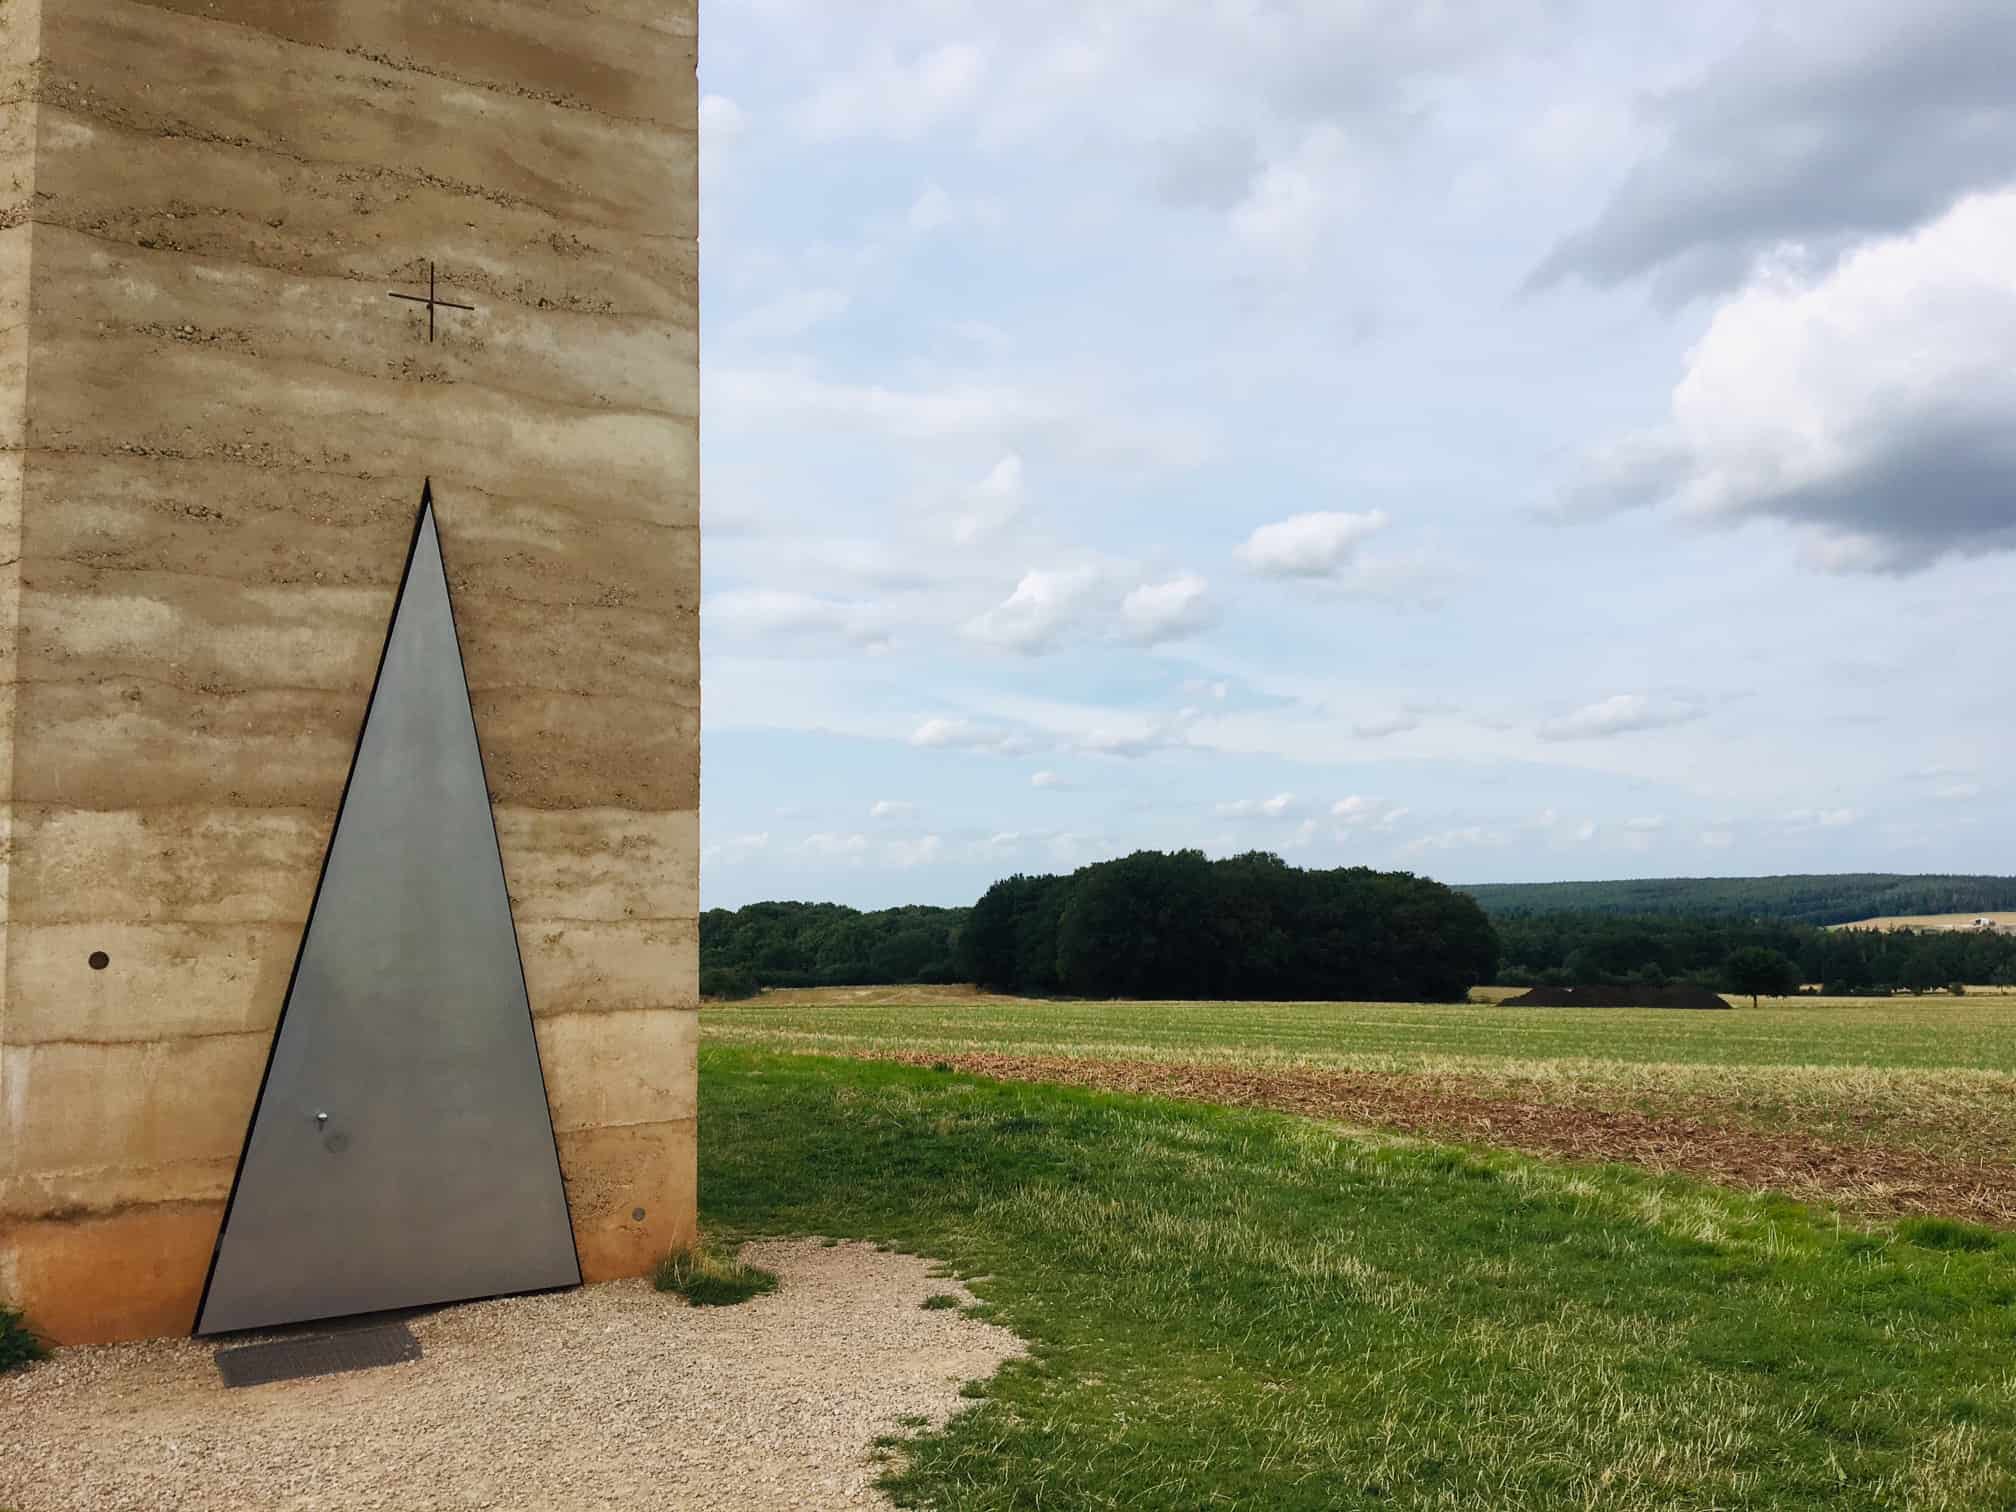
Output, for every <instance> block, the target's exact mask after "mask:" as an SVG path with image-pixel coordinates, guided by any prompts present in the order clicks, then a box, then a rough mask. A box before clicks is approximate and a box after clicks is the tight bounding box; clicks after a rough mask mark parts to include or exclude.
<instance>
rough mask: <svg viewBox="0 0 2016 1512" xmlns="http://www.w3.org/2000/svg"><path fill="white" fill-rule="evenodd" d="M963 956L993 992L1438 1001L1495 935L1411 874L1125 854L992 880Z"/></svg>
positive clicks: (1475, 914)
mask: <svg viewBox="0 0 2016 1512" xmlns="http://www.w3.org/2000/svg"><path fill="white" fill-rule="evenodd" d="M960 960H961V962H962V964H963V965H964V966H965V967H966V969H967V975H968V976H970V978H971V979H972V980H973V981H975V982H977V983H979V984H980V985H981V986H983V987H991V988H993V989H995V990H997V991H1003V992H1023V993H1045V992H1065V993H1069V994H1071V995H1073V996H1076V997H1100V998H1106V997H1125V998H1252V999H1287V998H1295V999H1309V998H1315V999H1360V1000H1386V1001H1392V1000H1402V1001H1409V1002H1450V1001H1455V1000H1458V999H1461V998H1462V997H1463V995H1464V994H1465V993H1466V992H1468V991H1469V990H1470V988H1471V987H1473V986H1475V985H1477V984H1478V983H1480V982H1488V981H1490V980H1491V977H1492V974H1493V972H1494V971H1495V969H1496V967H1497V964H1498V941H1497V937H1496V936H1495V935H1494V934H1493V933H1492V930H1491V925H1490V921H1489V920H1487V919H1486V918H1485V917H1484V913H1483V910H1482V909H1480V908H1478V906H1477V904H1476V902H1475V901H1474V900H1472V899H1470V898H1467V897H1465V896H1463V894H1461V893H1459V892H1456V891H1454V890H1453V889H1451V888H1447V887H1444V886H1443V885H1442V884H1441V883H1439V882H1431V881H1429V880H1428V879H1427V878H1425V877H1416V876H1414V875H1412V874H1411V873H1408V872H1377V871H1373V870H1371V869H1369V868H1367V867H1362V866H1354V867H1340V868H1338V869H1336V870H1334V871H1304V870H1302V869H1301V868H1299V867H1293V866H1290V865H1289V864H1288V863H1287V862H1285V861H1283V860H1282V859H1281V858H1280V857H1279V856H1275V855H1271V854H1268V853H1267V852H1264V851H1254V852H1249V853H1248V854H1246V855H1241V856H1233V857H1231V858H1229V859H1227V860H1224V861H1212V860H1209V859H1208V858H1206V856H1205V855H1204V853H1203V852H1202V851H1197V850H1184V851H1173V852H1167V853H1165V852H1162V851H1137V852H1136V853H1135V854H1133V855H1131V856H1126V857H1123V858H1122V859H1120V860H1117V861H1103V862H1100V863H1098V864H1097V865H1094V866H1085V867H1080V868H1079V869H1078V870H1077V871H1075V872H1073V873H1072V874H1071V875H1069V876H1066V877H1058V876H1042V877H1027V876H1014V877H1009V878H1007V879H1006V880H1004V881H1001V882H997V883H995V884H994V885H993V886H992V887H990V888H988V889H987V891H986V893H985V894H983V895H982V897H981V899H980V901H979V902H978V903H976V904H974V905H973V916H972V918H971V920H970V921H969V922H968V924H967V926H966V933H965V935H964V937H963V938H962V941H961V951H960Z"/></svg>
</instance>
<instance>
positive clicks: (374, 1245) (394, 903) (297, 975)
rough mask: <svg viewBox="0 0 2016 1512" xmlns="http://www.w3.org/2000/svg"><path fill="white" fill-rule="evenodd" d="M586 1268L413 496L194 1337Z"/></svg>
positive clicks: (436, 550) (451, 628)
mask: <svg viewBox="0 0 2016 1512" xmlns="http://www.w3.org/2000/svg"><path fill="white" fill-rule="evenodd" d="M580 1279H581V1272H580V1267H579V1264H578V1263H577V1260H576V1258H575V1252H574V1238H573V1230H572V1227H571V1225H570V1223H569V1221H568V1214H567V1199H566V1195H565V1193H564V1191H563V1189H562V1186H561V1180H560V1165H559V1159H558V1156H557V1154H556V1151H555V1149H554V1143H553V1127H552V1121H551V1117H550V1115H549V1113H548V1111H547V1102H546V1088H545V1084H544V1079H543V1077H542V1076H541V1073H540V1068H539V1049H538V1045H537V1042H536V1041H535V1040H534V1038H533V1032H532V1015H531V1006H530V1003H529V1001H528V1000H527V997H526V992H525V977H524V971H523V968H522V966H521V965H520V962H519V956H518V941H517V936H516V934H515V932H514V930H513V927H512V922H511V905H510V899H509V898H508V896H507V895H506V893H505V889H504V867H503V862H502V859H501V858H500V856H499V853H498V849H497V834H496V827H495V823H494V821H493V819H492V817H491V812H490V796H489V792H488V789H487V787H486V785H485V782H484V776H483V764H482V758H481V756H480V754H479V753H478V749H477V744H476V723H475V717H474V715H473V714H472V712H471V710H470V706H469V689H468V684H467V682H466V680H465V678H464V675H463V670H462V655H461V649H460V646H459V644H458V642H457V639H456V634H455V624H454V620H453V617H452V612H451V609H450V605H449V598H448V582H447V576H446V574H445V572H444V571H443V568H442V562H441V548H440V542H439V540H438V538H437V535H436V532H435V524H434V511H433V503H432V490H431V486H430V488H429V490H428V491H427V492H426V493H425V494H423V496H422V502H421V514H420V523H419V528H418V531H417V533H416V535H415V539H414V543H413V549H412V553H411V555H410V557H409V558H408V562H407V567H406V575H405V580H404V582H403V583H402V585H401V587H400V592H399V598H398V602H397V604H396V606H395V608H394V610H393V618H392V628H391V632H390V634H389V636H388V638H387V641H386V646H385V655H384V660H383V662H382V663H381V664H380V667H379V670H378V681H377V686H376V687H375V688H374V689H373V691H372V695H371V702H370V705H369V707H368V709H367V711H366V714H365V721H364V731H363V735H362V737H361V739H360V740H359V743H358V747H357V755H356V760H355V764H354V765H353V767H352V769H351V774H350V781H349V785H348V786H347V788H346V789H345V790H344V794H343V802H342V807H341V810H340V811H339V813H338V815H337V819H336V828H335V833H334V835H333V836H332V837H331V840H330V843H329V852H328V856H327V859H326V861H325V862H324V868H323V875H322V881H321V885H320V887H319V889H318V890H317V892H316V896H315V904H314V908H313V911H312V912H311V913H310V915H309V919H308V926H307V931H306V934H305V936H304V938H303V940H302V945H301V952H300V956H299V958H298V960H297V962H296V964H295V968H294V979H293V981H292V982H291V983H290V984H289V987H288V992H287V999H286V1003H285V1006H284V1007H283V1008H282V1010H281V1018H280V1023H279V1027H278V1029H277V1030H276V1031H275V1039H274V1045H273V1051H272V1059H271V1062H270V1064H269V1065H268V1068H267V1073H266V1080H265V1084H264V1085H263V1086H262V1087H261V1089H260V1094H259V1101H258V1104H257V1106H256V1107H255V1108H254V1110H253V1114H252V1123H251V1128H250V1131H249V1133H248V1135H247V1137H246V1144H245V1151H244V1155H243V1157H242V1159H241V1161H240V1164H239V1170H238V1179H237V1182H236V1184H235V1186H234V1187H233V1190H232V1195H231V1202H230V1205H229V1208H228V1210H227V1212H226V1214H225V1219H224V1226H223V1229H222V1232H221V1233H220V1235H219V1237H218V1242H217V1252H216V1255H215V1258H214V1259H213V1260H212V1262H211V1274H210V1279H209V1282H208V1285H207V1286H206V1287H205V1290H204V1296H203V1301H202V1304H201V1306H200V1308H199V1310H198V1317H197V1325H196V1332H197V1333H199V1334H212V1333H221V1332H226V1331H229V1330H232V1329H240V1328H254V1327H263V1326H268V1325H273V1324H281V1323H295V1322H304V1321H307V1320H310V1319H314V1318H327V1317H335V1316H341V1315H345V1314H350V1313H359V1312H373V1311H378V1310H380V1309H386V1308H399V1307H413V1306H421V1305H426V1304H431V1303H437V1302H451V1301H459V1300H464V1299H468V1298H474V1297H489V1296H497V1295H500V1294H502V1293H506V1292H521V1291H534V1290H540V1289H544V1288H548V1287H556V1286H571V1285H576V1284H578V1283H579V1282H580Z"/></svg>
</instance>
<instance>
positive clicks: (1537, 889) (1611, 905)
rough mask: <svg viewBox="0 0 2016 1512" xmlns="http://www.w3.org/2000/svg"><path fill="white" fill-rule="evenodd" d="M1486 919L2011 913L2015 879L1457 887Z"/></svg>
mask: <svg viewBox="0 0 2016 1512" xmlns="http://www.w3.org/2000/svg"><path fill="white" fill-rule="evenodd" d="M1457 890H1458V891H1459V892H1467V893H1469V894H1470V896H1471V897H1473V898H1475V899H1476V900H1477V901H1478V903H1479V904H1481V905H1482V906H1483V908H1484V911H1485V912H1486V913H1489V914H1493V915H1496V916H1498V917H1501V918H1523V917H1527V916H1530V915H1533V914H1551V913H1583V914H1619V915H1632V914H1664V915H1666V916H1668V917H1673V916H1679V917H1692V918H1706V917H1716V918H1727V917H1730V916H1732V915H1733V916H1738V917H1742V918H1750V919H1784V920H1788V921H1792V922H1797V923H1801V924H1848V923H1852V922H1854V921H1855V920H1857V919H1869V918H1876V917H1880V916H1885V915H1894V914H1947V913H1966V912H1970V911H1972V910H1977V909H1978V910H1980V911H1981V912H1983V913H1987V912H1991V911H1996V910H2002V909H2016V877H1962V876H1939V875H1927V876H1910V875H1906V874H1903V873H1898V872H1843V873H1838V874H1832V875H1828V874H1821V875H1811V876H1786V877H1644V878H1638V879H1634V880H1631V881H1624V882H1480V883H1477V884H1475V885H1473V886H1470V887H1461V888H1458V889H1457Z"/></svg>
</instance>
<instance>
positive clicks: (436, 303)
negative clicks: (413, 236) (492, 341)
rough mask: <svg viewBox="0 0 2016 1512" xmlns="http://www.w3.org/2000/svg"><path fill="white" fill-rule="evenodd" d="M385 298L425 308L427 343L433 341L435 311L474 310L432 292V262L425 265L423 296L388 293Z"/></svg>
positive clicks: (469, 306)
mask: <svg viewBox="0 0 2016 1512" xmlns="http://www.w3.org/2000/svg"><path fill="white" fill-rule="evenodd" d="M385 297H386V298H387V299H410V300H411V301H413V303H414V304H424V305H425V306H427V339H428V340H429V341H432V340H433V339H434V312H435V310H437V309H442V310H474V309H475V308H476V306H474V305H466V304H457V303H456V302H455V301H454V300H452V299H443V298H441V297H440V296H439V295H438V294H436V293H435V292H434V264H433V263H432V262H429V263H428V264H427V292H426V293H425V294H399V293H388V294H387V295H386V296H385Z"/></svg>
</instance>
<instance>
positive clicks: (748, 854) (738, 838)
mask: <svg viewBox="0 0 2016 1512" xmlns="http://www.w3.org/2000/svg"><path fill="white" fill-rule="evenodd" d="M769 849H770V835H769V833H768V832H767V831H764V832H761V833H757V834H749V835H735V836H732V837H731V838H729V839H727V840H725V841H723V842H722V843H720V844H719V845H709V846H705V847H703V848H702V849H701V852H700V859H701V860H702V861H704V862H708V863H710V864H712V863H717V862H718V863H720V864H722V865H725V866H735V865H738V864H739V863H741V862H744V861H752V860H754V859H756V858H757V857H758V856H761V855H762V854H763V853H764V852H765V851H767V850H769Z"/></svg>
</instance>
